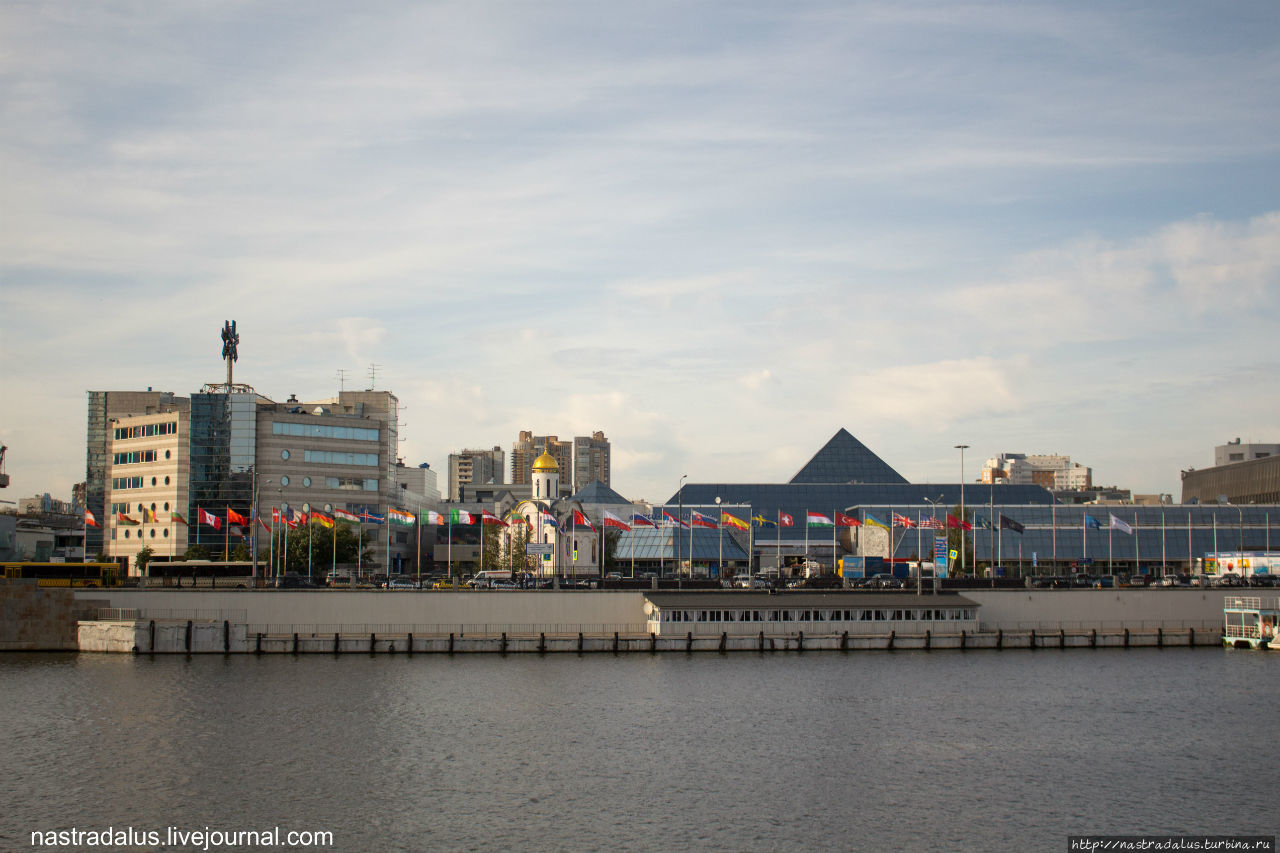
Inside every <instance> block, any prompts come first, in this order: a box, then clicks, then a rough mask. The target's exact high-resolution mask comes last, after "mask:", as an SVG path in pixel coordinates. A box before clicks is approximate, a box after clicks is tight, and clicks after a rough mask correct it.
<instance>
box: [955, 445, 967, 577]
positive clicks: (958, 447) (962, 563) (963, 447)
mask: <svg viewBox="0 0 1280 853" xmlns="http://www.w3.org/2000/svg"><path fill="white" fill-rule="evenodd" d="M968 447H969V445H967V444H957V445H956V450H959V451H960V574H961V575H963V574H964V571H965V557H964V551H965V546H964V522H965V518H964V452H965V450H966V449H968Z"/></svg>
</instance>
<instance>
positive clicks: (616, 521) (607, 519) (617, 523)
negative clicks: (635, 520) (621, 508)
mask: <svg viewBox="0 0 1280 853" xmlns="http://www.w3.org/2000/svg"><path fill="white" fill-rule="evenodd" d="M604 526H605V527H616V528H618V529H619V530H630V529H631V525H630V524H627V523H626V522H625V521H623V520H622V519H620V518H618V517H617V516H616V515H614V514H613V513H611V512H609V510H607V509H606V510H605V511H604Z"/></svg>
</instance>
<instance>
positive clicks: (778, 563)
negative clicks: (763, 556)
mask: <svg viewBox="0 0 1280 853" xmlns="http://www.w3.org/2000/svg"><path fill="white" fill-rule="evenodd" d="M773 565H774V568H776V569H777V570H778V579H779V580H781V579H782V507H778V550H777V553H776V554H774V563H773Z"/></svg>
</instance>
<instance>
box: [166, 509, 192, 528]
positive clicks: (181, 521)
mask: <svg viewBox="0 0 1280 853" xmlns="http://www.w3.org/2000/svg"><path fill="white" fill-rule="evenodd" d="M169 519H170V520H171V521H176V522H178V523H179V524H185V525H186V526H187V527H190V526H191V525H190V524H187V520H186V519H185V518H183V517H182V513H180V512H175V513H174V514H173V515H171V516H169Z"/></svg>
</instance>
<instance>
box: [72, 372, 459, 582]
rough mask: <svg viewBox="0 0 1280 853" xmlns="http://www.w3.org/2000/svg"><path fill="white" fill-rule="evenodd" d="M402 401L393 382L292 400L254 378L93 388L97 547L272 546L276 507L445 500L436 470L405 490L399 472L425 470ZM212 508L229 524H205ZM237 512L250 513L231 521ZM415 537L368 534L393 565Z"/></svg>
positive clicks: (383, 508) (351, 507) (219, 549)
mask: <svg viewBox="0 0 1280 853" xmlns="http://www.w3.org/2000/svg"><path fill="white" fill-rule="evenodd" d="M397 405H398V401H397V399H396V397H395V395H393V394H391V393H390V392H386V391H343V392H342V393H340V394H339V395H338V396H337V397H335V398H332V399H327V400H320V401H315V402H301V401H299V400H297V399H296V398H290V399H289V400H288V401H287V402H285V403H276V402H273V401H272V400H270V399H268V398H266V397H264V396H262V395H260V394H257V393H255V392H253V391H252V389H249V388H247V386H233V387H231V388H230V391H228V390H227V389H226V388H224V387H219V386H206V387H205V389H204V390H203V391H201V392H200V393H198V394H192V395H191V397H190V398H178V397H174V395H173V394H171V393H166V394H153V393H151V392H147V393H146V394H136V395H134V396H132V397H131V396H129V394H128V392H124V393H118V392H90V410H89V423H90V429H89V446H88V456H87V458H88V463H89V464H88V481H87V482H88V485H87V488H86V492H87V501H88V504H89V510H90V512H92V513H93V515H94V517H95V518H96V519H97V520H98V522H99V525H100V526H99V527H98V528H94V527H90V528H89V535H90V537H94V535H95V534H98V535H99V536H100V537H101V538H99V539H98V542H99V543H100V544H99V545H95V543H94V541H93V539H92V538H91V539H90V542H89V544H88V546H87V547H88V549H89V550H88V553H89V554H91V555H92V554H94V553H96V551H95V548H97V549H99V550H104V551H105V552H106V553H107V554H108V556H109V557H111V558H112V559H120V560H126V559H127V560H129V561H132V559H133V558H134V557H135V556H136V554H137V553H138V551H140V550H141V549H142V548H143V547H150V548H151V549H152V552H153V554H154V556H155V557H157V558H159V559H172V558H175V557H179V556H181V555H183V554H184V553H185V552H186V551H187V549H188V548H189V547H190V546H193V545H200V546H202V547H204V548H205V549H206V550H207V551H208V552H209V553H210V554H211V555H216V556H218V557H221V556H223V555H224V554H227V553H228V552H230V551H232V550H234V549H235V548H236V546H238V545H241V544H244V545H248V546H250V547H251V548H253V547H257V548H258V550H261V544H260V543H262V542H264V541H265V534H266V530H265V529H264V526H263V525H261V524H253V523H252V520H253V519H255V517H256V518H262V519H270V518H271V517H272V512H271V511H272V508H279V509H281V510H283V511H285V512H294V511H296V512H309V511H312V510H318V511H322V512H332V511H333V510H334V509H335V508H340V509H343V510H346V511H348V512H351V513H353V514H356V515H360V514H361V513H367V514H369V515H371V516H375V517H383V516H385V515H386V514H387V510H388V509H389V508H391V507H397V508H403V507H404V506H405V504H406V502H408V503H414V504H421V503H423V502H424V501H435V500H438V498H439V493H438V491H437V490H436V486H435V476H434V472H430V476H429V477H428V476H426V474H425V473H423V474H420V475H418V476H416V477H411V478H410V479H412V480H413V485H414V487H415V492H414V497H413V500H411V501H408V500H406V497H405V495H406V490H405V489H402V488H401V486H400V483H399V475H400V474H401V473H402V472H408V471H410V470H416V469H406V468H405V467H404V465H403V463H402V462H400V460H398V459H397V458H396V448H397V432H398V430H397ZM99 421H100V422H101V426H100V427H99V426H98V425H97V424H98V422H99ZM99 460H101V461H100V462H99ZM428 481H429V482H428ZM96 483H101V486H100V487H98V489H100V491H98V490H97V489H95V484H96ZM419 490H420V491H419ZM96 494H100V495H101V497H100V498H97V500H98V501H99V503H98V508H97V509H95V508H94V501H95V496H96ZM432 505H433V506H434V504H432ZM203 513H208V514H209V515H210V516H213V517H216V518H218V519H219V520H220V522H221V523H220V524H219V526H218V527H217V528H215V527H214V526H213V525H211V524H202V523H201V518H202V517H203ZM233 514H234V515H233ZM236 516H239V517H242V518H244V519H245V520H246V522H245V523H236V524H231V523H229V520H230V519H233V518H235V517H236ZM371 532H372V531H367V533H371ZM412 547H413V545H412V543H411V542H410V537H409V536H408V535H407V534H406V533H405V532H404V531H403V530H401V529H396V530H395V531H394V532H393V531H392V530H391V528H390V527H387V528H384V529H382V530H379V531H378V535H375V536H370V538H369V545H368V548H369V549H372V550H373V551H374V553H375V555H376V556H375V559H376V562H377V564H378V565H387V566H391V567H392V568H394V567H395V566H396V565H397V564H398V563H400V562H401V561H402V560H403V559H404V557H405V556H406V554H405V553H404V552H405V551H406V550H407V549H410V548H412Z"/></svg>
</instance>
